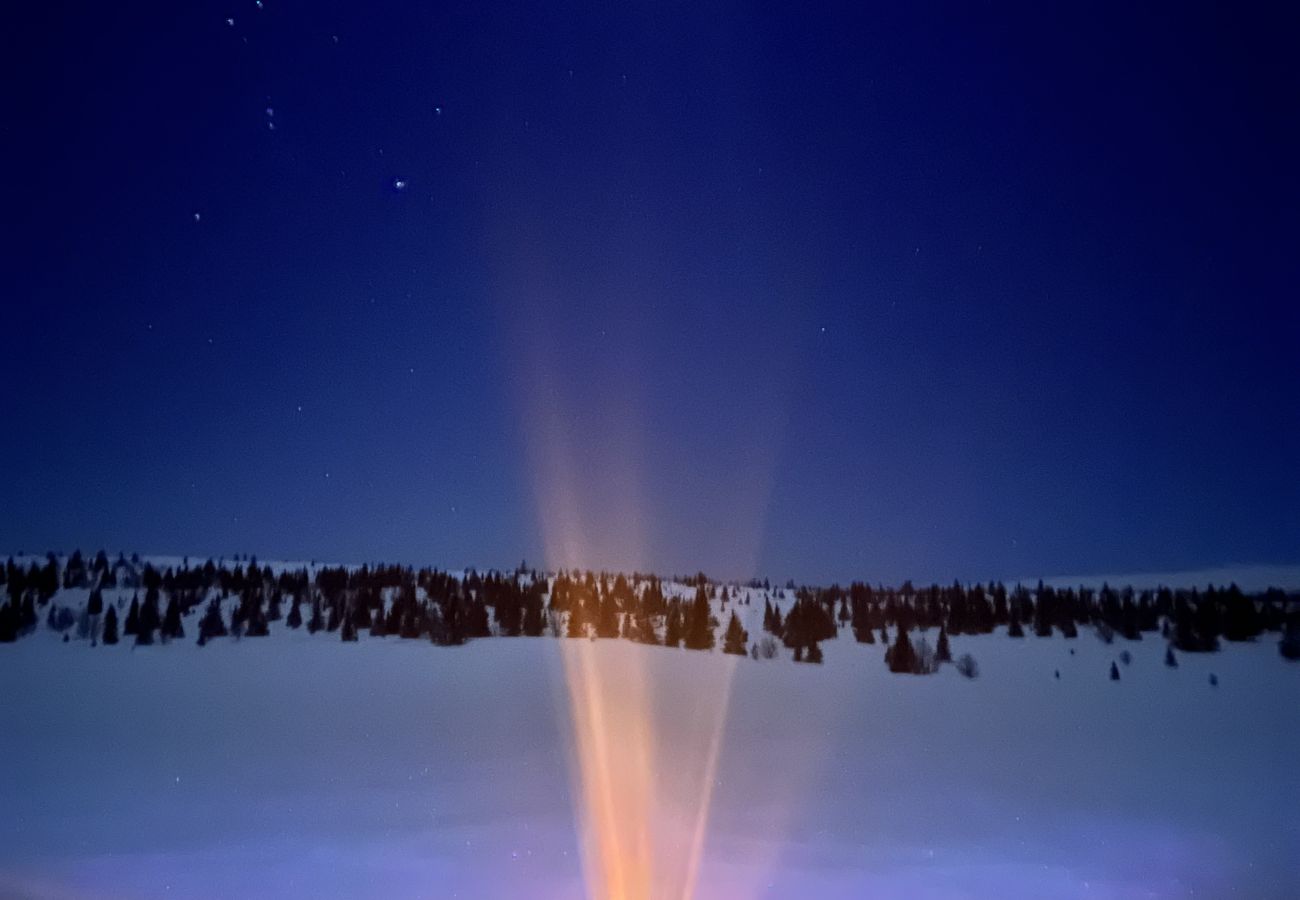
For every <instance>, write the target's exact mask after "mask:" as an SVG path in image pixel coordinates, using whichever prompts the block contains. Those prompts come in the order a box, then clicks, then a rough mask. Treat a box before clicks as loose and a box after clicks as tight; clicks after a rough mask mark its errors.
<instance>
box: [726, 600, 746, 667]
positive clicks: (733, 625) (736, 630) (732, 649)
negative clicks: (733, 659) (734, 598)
mask: <svg viewBox="0 0 1300 900" xmlns="http://www.w3.org/2000/svg"><path fill="white" fill-rule="evenodd" d="M748 642H749V632H747V631H745V629H744V628H743V627H742V626H741V624H740V617H739V616H737V615H736V614H735V612H734V611H733V612H732V614H731V621H729V622H728V623H727V632H726V634H725V635H724V636H723V639H722V652H723V653H734V654H735V655H736V656H744V655H745V645H746V644H747V643H748Z"/></svg>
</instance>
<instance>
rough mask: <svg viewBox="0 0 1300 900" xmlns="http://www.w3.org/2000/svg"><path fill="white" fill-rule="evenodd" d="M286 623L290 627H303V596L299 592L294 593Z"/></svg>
mask: <svg viewBox="0 0 1300 900" xmlns="http://www.w3.org/2000/svg"><path fill="white" fill-rule="evenodd" d="M284 624H286V625H288V626H289V627H290V628H301V627H302V598H301V597H300V596H299V595H298V594H294V595H293V603H292V604H291V605H290V607H289V615H288V617H287V618H286V619H285V620H284Z"/></svg>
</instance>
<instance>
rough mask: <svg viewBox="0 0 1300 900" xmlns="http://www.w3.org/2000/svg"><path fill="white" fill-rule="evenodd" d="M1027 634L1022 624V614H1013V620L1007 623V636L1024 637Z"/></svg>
mask: <svg viewBox="0 0 1300 900" xmlns="http://www.w3.org/2000/svg"><path fill="white" fill-rule="evenodd" d="M1024 636H1025V629H1024V628H1022V627H1021V625H1020V616H1019V615H1017V614H1016V613H1014V612H1013V613H1012V614H1011V621H1010V622H1009V623H1008V624H1007V637H1013V638H1022V637H1024Z"/></svg>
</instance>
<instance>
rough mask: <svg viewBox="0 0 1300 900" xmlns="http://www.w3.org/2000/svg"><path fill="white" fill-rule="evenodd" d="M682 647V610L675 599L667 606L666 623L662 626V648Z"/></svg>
mask: <svg viewBox="0 0 1300 900" xmlns="http://www.w3.org/2000/svg"><path fill="white" fill-rule="evenodd" d="M681 645H682V610H681V605H680V604H679V603H678V602H677V600H676V598H674V599H673V601H672V602H671V603H670V604H669V605H668V617H667V622H666V623H665V625H664V646H665V647H680V646H681Z"/></svg>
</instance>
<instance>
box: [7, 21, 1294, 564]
mask: <svg viewBox="0 0 1300 900" xmlns="http://www.w3.org/2000/svg"><path fill="white" fill-rule="evenodd" d="M264 2H265V8H264V9H261V10H259V9H258V8H257V7H256V5H255V3H254V2H253V0H247V2H245V0H239V2H230V3H226V4H212V3H167V4H149V3H146V4H109V5H92V6H90V7H87V6H86V5H84V4H78V5H75V6H70V7H69V8H67V9H60V8H58V6H57V5H54V6H45V5H42V4H27V5H26V6H25V7H24V8H22V9H21V10H20V11H18V12H17V13H14V12H11V13H9V15H10V16H13V15H17V16H19V17H20V18H19V19H18V20H11V21H10V23H9V24H10V25H11V27H12V28H13V30H14V34H15V35H16V38H15V41H14V47H12V48H11V49H10V50H9V51H7V53H6V59H5V61H4V63H3V65H4V68H5V72H4V77H5V83H6V89H5V93H6V97H7V103H6V111H5V122H4V125H3V129H4V131H3V137H4V144H5V149H4V151H3V152H4V154H5V157H6V165H5V173H6V177H5V179H4V187H3V216H4V219H5V233H6V237H5V238H4V244H5V253H4V257H5V260H4V263H3V270H2V272H0V274H3V284H4V290H3V295H4V296H5V298H6V299H5V300H4V301H3V303H4V311H3V313H4V317H3V322H4V335H5V352H4V353H3V354H0V383H2V384H3V390H4V396H5V403H6V407H7V410H8V413H9V417H8V427H7V428H6V429H5V432H6V434H5V439H4V440H3V441H0V471H3V477H2V478H0V511H2V512H0V547H3V548H4V549H5V550H14V551H16V550H18V549H26V550H29V551H33V550H45V549H49V548H53V547H58V548H68V547H71V546H75V545H80V546H82V547H84V548H97V547H99V546H104V547H107V548H109V549H114V550H115V549H118V548H126V549H128V550H129V549H140V550H144V551H148V552H176V553H189V554H195V555H206V554H213V555H216V554H222V553H225V554H230V553H234V552H254V553H257V554H260V555H262V556H264V557H293V558H297V557H314V558H321V559H338V560H349V561H359V560H363V559H374V558H384V559H397V560H403V561H409V562H431V563H435V564H440V565H444V566H460V565H467V564H477V565H479V566H488V565H498V566H504V565H510V564H513V563H514V562H516V561H517V560H518V559H519V558H521V557H527V558H528V559H529V560H530V561H539V562H540V561H543V560H544V559H547V558H548V557H549V560H550V561H551V562H552V563H557V562H565V563H569V562H581V563H583V564H587V565H593V566H600V565H619V566H630V565H643V566H647V567H653V568H655V569H658V570H660V571H669V572H671V571H689V570H694V569H698V568H703V569H705V570H706V571H710V572H716V573H718V574H723V575H743V576H748V575H751V574H754V573H758V574H770V575H771V576H773V577H779V578H782V579H784V578H785V577H795V578H798V579H807V580H814V579H815V580H831V579H840V580H844V579H848V578H851V577H855V576H859V577H867V578H871V579H886V580H896V579H901V578H906V577H912V578H917V579H930V578H934V579H941V580H946V579H950V578H953V577H960V578H963V579H969V578H987V577H1001V576H1009V575H1020V574H1037V573H1042V574H1045V575H1050V574H1054V573H1062V572H1078V571H1088V570H1092V571H1107V570H1134V569H1171V568H1189V567H1199V566H1204V565H1212V564H1222V563H1234V562H1271V563H1289V562H1297V561H1300V466H1298V465H1297V460H1300V402H1298V401H1300V396H1298V395H1300V391H1298V390H1297V385H1298V384H1300V377H1298V374H1297V373H1298V359H1297V347H1298V346H1300V312H1298V311H1297V303H1296V298H1297V296H1300V277H1298V276H1300V227H1298V225H1297V220H1296V212H1297V209H1300V184H1298V179H1297V162H1296V161H1297V160H1300V118H1298V117H1297V109H1300V62H1298V59H1300V57H1297V54H1296V53H1295V52H1294V40H1295V36H1296V34H1297V33H1298V32H1297V21H1296V14H1295V12H1294V7H1290V11H1288V12H1285V13H1281V12H1279V13H1270V12H1265V11H1261V10H1259V9H1255V10H1251V11H1249V12H1247V11H1245V10H1234V9H1228V8H1224V9H1218V10H1215V9H1213V8H1210V7H1203V6H1201V5H1198V4H1186V3H1174V4H1169V5H1168V6H1167V7H1166V8H1164V9H1136V8H1133V7H1132V6H1131V5H1130V4H1123V5H1120V6H1118V7H1116V8H1115V9H1114V10H1111V11H1109V12H1107V11H1103V10H1102V9H1101V8H1100V7H1098V6H1096V5H1093V4H1084V5H1080V6H1078V7H1077V8H1070V9H1058V8H1057V7H1059V6H1062V5H1061V4H1041V3H1035V4H1028V5H1026V6H1024V7H1020V8H1013V7H1009V6H1001V5H976V4H958V5H956V6H955V7H945V6H928V5H926V6H922V5H920V4H883V5H881V6H880V7H879V8H868V7H866V6H864V5H862V4H858V3H853V4H846V5H843V6H835V7H823V8H821V9H806V8H803V7H802V6H801V5H800V4H772V5H770V6H756V5H747V4H736V5H725V4H713V3H698V2H690V3H668V2H653V3H647V4H643V5H636V4H624V3H606V2H599V3H591V4H587V5H574V4H558V5H557V4H547V5H545V7H544V8H539V9H535V10H532V11H525V10H522V9H518V8H515V6H514V5H513V4H510V5H504V6H501V7H499V8H491V7H490V5H489V4H483V3H469V4H465V5H464V6H461V7H453V6H451V5H443V4H425V5H407V6H398V7H390V8H386V9H380V8H375V7H372V6H371V5H370V4H362V3H349V4H337V3H295V2H280V0H264ZM1279 6H1280V7H1281V6H1285V5H1283V4H1279ZM227 17H230V18H233V20H234V24H233V25H228V24H227V22H226V19H227ZM336 38H337V40H336ZM271 124H274V129H272V128H270V127H269V126H270V125H271ZM397 180H401V181H402V182H403V183H404V185H405V186H404V188H403V189H398V188H397V187H396V184H395V183H396V181H397ZM196 213H197V214H198V216H199V218H198V220H197V221H196V220H195V214H196Z"/></svg>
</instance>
